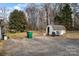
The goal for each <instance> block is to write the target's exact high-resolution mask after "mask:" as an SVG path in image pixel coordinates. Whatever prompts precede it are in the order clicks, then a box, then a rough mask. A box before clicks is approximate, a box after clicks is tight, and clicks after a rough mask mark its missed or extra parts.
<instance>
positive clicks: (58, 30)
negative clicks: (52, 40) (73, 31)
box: [46, 25, 66, 35]
mask: <svg viewBox="0 0 79 59" xmlns="http://www.w3.org/2000/svg"><path fill="white" fill-rule="evenodd" d="M53 33H55V35H63V34H64V33H66V29H65V27H64V26H63V25H53V26H52V25H48V26H47V27H46V34H47V35H53Z"/></svg>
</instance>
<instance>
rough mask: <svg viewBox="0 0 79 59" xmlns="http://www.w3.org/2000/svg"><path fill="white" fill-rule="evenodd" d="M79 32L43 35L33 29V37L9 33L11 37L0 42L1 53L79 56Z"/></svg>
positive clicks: (12, 54)
mask: <svg viewBox="0 0 79 59" xmlns="http://www.w3.org/2000/svg"><path fill="white" fill-rule="evenodd" d="M78 35H79V33H78V32H67V33H66V34H64V35H63V36H55V37H52V36H43V33H41V32H36V31H33V38H32V39H28V38H26V33H15V34H11V33H8V36H9V37H10V39H8V40H4V41H1V42H0V55H9V56H10V55H11V56H32V55H33V56H54V55H55V56H57V55H58V56H61V55H62V56H63V55H66V56H69V55H73V56H75V55H78V56H79V40H78V39H79V36H78Z"/></svg>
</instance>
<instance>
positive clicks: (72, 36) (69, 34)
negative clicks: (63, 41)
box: [63, 31, 79, 39]
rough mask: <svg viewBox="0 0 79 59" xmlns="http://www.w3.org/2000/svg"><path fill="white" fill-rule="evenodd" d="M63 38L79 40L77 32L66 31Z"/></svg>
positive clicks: (78, 32)
mask: <svg viewBox="0 0 79 59" xmlns="http://www.w3.org/2000/svg"><path fill="white" fill-rule="evenodd" d="M63 36H64V37H66V38H69V39H79V31H67V33H66V34H65V35H63Z"/></svg>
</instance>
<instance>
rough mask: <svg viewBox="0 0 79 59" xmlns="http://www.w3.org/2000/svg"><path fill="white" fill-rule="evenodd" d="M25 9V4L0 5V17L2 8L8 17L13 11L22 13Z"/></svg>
mask: <svg viewBox="0 0 79 59" xmlns="http://www.w3.org/2000/svg"><path fill="white" fill-rule="evenodd" d="M26 7H27V3H0V16H2V15H3V14H2V8H5V9H6V15H7V16H9V15H10V12H12V11H13V10H14V9H17V10H22V11H24V10H25V8H26Z"/></svg>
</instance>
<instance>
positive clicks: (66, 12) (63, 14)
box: [55, 4, 72, 30]
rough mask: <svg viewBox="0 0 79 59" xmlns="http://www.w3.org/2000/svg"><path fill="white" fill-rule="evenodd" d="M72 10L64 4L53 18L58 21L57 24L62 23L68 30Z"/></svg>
mask: <svg viewBox="0 0 79 59" xmlns="http://www.w3.org/2000/svg"><path fill="white" fill-rule="evenodd" d="M71 15H72V10H71V8H70V5H69V4H65V6H64V7H63V8H62V9H61V11H60V15H57V16H56V17H55V20H56V21H58V22H59V24H62V25H64V26H65V27H66V28H67V29H68V30H70V29H71V28H72V16H71Z"/></svg>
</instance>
